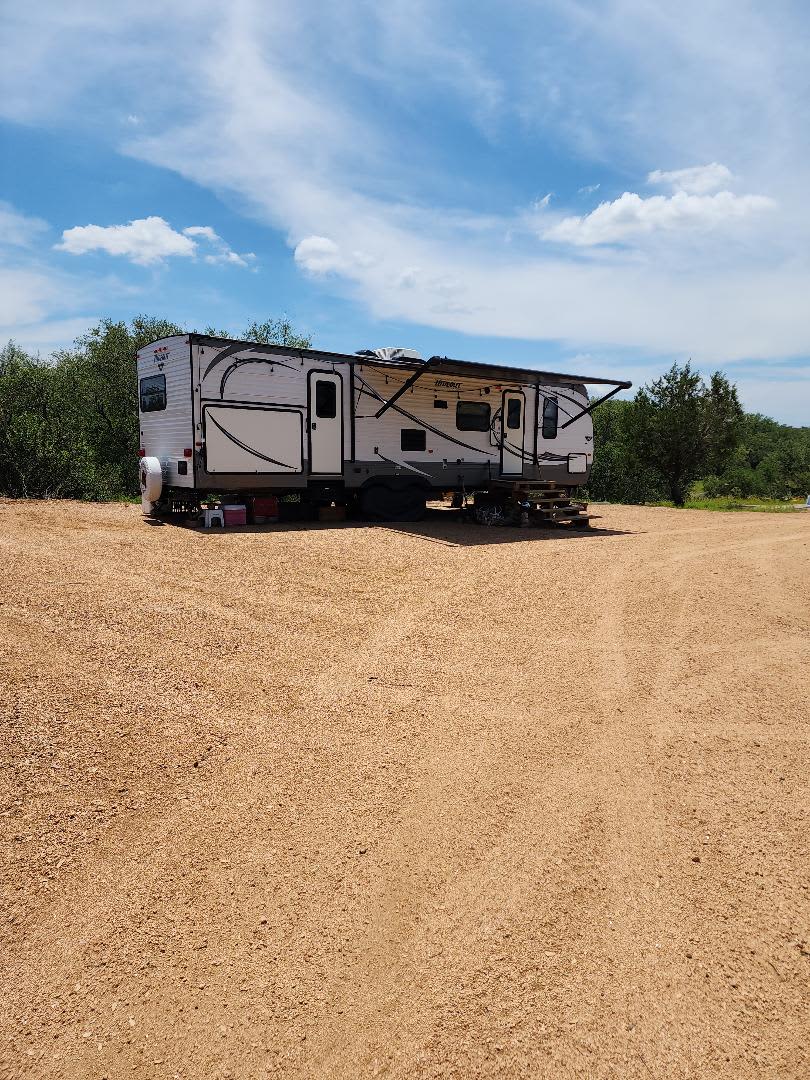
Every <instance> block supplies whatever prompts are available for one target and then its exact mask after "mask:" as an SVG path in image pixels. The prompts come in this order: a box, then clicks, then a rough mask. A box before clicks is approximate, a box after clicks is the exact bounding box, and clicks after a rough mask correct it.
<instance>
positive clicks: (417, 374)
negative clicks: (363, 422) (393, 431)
mask: <svg viewBox="0 0 810 1080" xmlns="http://www.w3.org/2000/svg"><path fill="white" fill-rule="evenodd" d="M429 363H430V361H428V364H429ZM428 364H425V366H424V367H421V368H419V370H418V371H415V372H414V373H413V375H411V377H410V378H408V379H406V380H405V382H404V383H403V384H402V386H400V388H399V390H397V392H396V393H395V394H394V395H393V396H392V397H390V398H389V399H388V401H386V402H385V403H384V404H383V406H382V408H381V409H378V410H377V412H376V413H375V414H374V419H375V420H379V419H380V417H381V416H382V414H383V413H384V412H386V411H387V410H388V409H390V408H391V406H392V405H393V404H394V402H395V401H399V399H400V398H401V397H402V395H403V394H404V393H405V391H406V390H410V388H411V387H412V386H413V384H414V383H415V382H416V380H417V379H418V378H420V377H421V376H422V375H424V374H425V368H427V366H428Z"/></svg>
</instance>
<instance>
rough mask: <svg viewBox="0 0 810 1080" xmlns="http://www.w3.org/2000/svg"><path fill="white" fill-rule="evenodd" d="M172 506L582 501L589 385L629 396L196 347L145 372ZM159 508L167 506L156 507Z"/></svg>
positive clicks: (473, 370)
mask: <svg viewBox="0 0 810 1080" xmlns="http://www.w3.org/2000/svg"><path fill="white" fill-rule="evenodd" d="M137 367H138V389H139V406H140V408H139V422H140V447H141V450H140V453H141V457H142V459H144V460H148V461H150V462H151V463H152V467H153V468H155V469H156V468H157V467H158V466H157V463H159V472H160V475H159V477H158V486H159V488H160V495H159V497H158V499H157V500H156V501H157V504H158V506H161V505H162V506H165V507H170V506H171V504H172V502H177V501H178V500H179V501H181V502H182V501H185V502H187V503H193V502H194V497H195V496H202V495H204V494H206V493H211V492H216V493H222V494H224V493H233V494H236V493H243V494H245V495H248V494H255V495H258V494H262V493H269V492H275V493H277V494H284V493H290V492H299V493H302V494H308V495H311V496H314V497H327V498H328V497H331V498H336V499H338V500H340V499H342V498H344V497H345V498H349V497H353V496H355V495H357V496H359V498H360V501H361V505H364V506H365V507H366V509H369V510H371V511H372V512H374V508H375V506H376V508H377V510H379V511H380V515H381V516H388V515H387V514H386V513H385V508H386V507H387V508H389V509H391V508H396V506H397V505H402V506H405V504H409V505H410V506H411V507H415V506H417V505H418V503H419V501H420V500H421V502H422V504H424V499H425V497H426V496H428V495H429V494H430V492H434V491H449V490H466V491H474V490H476V489H480V488H482V487H486V486H487V485H488V484H490V483H492V482H493V481H499V482H507V483H508V482H514V483H515V484H525V483H526V482H527V481H532V480H534V481H551V482H553V483H554V484H556V485H557V486H560V487H565V488H569V489H573V488H575V487H577V486H579V485H581V484H584V483H585V482H586V481H587V478H588V475H589V473H590V470H591V466H592V463H593V452H594V448H593V423H592V419H591V415H590V411H586V410H589V399H588V395H587V391H586V385H587V384H589V383H597V384H603V385H604V386H606V387H607V388H609V392H608V393H607V394H605V397H608V396H612V394H614V393H616V392H617V391H618V390H619V389H622V388H624V387H627V386H629V385H630V384H629V383H626V382H620V381H618V380H606V379H596V378H587V377H582V376H578V375H564V374H558V373H549V372H542V371H528V370H518V369H515V368H510V367H505V366H502V365H490V364H475V363H468V362H466V361H457V360H450V359H447V358H445V357H432V358H431V359H430V360H427V361H425V360H422V359H420V358H418V357H416V356H415V355H414V354H412V353H407V352H403V351H401V350H379V351H378V352H376V353H365V354H356V355H346V354H339V353H328V352H322V351H319V350H312V349H292V348H289V347H286V346H277V345H261V344H256V343H251V342H245V341H230V340H225V339H220V338H213V337H207V336H205V335H199V334H187V335H182V336H175V337H170V338H165V339H162V340H160V341H156V342H154V343H153V344H151V345H148V346H146V347H145V348H143V349H141V350H140V352H139V353H138V357H137ZM152 493H153V492H152Z"/></svg>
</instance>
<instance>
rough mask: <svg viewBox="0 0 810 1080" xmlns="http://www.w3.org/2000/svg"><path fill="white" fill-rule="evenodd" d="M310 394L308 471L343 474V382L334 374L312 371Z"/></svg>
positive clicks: (308, 403) (309, 382) (308, 402)
mask: <svg viewBox="0 0 810 1080" xmlns="http://www.w3.org/2000/svg"><path fill="white" fill-rule="evenodd" d="M308 387H309V390H308V394H307V406H308V409H307V415H308V416H309V471H310V472H311V473H328V474H330V475H334V474H335V473H342V472H343V380H342V379H341V377H340V375H337V374H336V373H335V372H333V371H310V373H309V380H308Z"/></svg>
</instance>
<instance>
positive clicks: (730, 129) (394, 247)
mask: <svg viewBox="0 0 810 1080" xmlns="http://www.w3.org/2000/svg"><path fill="white" fill-rule="evenodd" d="M43 4H45V9H46V14H45V15H43V8H42V6H41V5H40V6H39V7H38V8H37V10H36V12H33V9H32V14H31V15H30V16H28V15H27V14H26V11H27V9H20V10H21V12H22V13H21V14H17V15H16V16H15V18H16V19H17V20H18V26H23V31H24V32H20V33H18V34H16V36H15V42H16V44H15V45H14V47H13V48H11V49H8V50H7V51H8V52H9V53H11V54H12V60H11V62H10V64H9V65H8V66H7V67H6V68H4V69H3V70H0V85H2V84H3V82H4V81H5V84H6V86H7V91H8V92H7V93H4V94H2V93H0V109H4V110H6V111H7V113H8V114H9V115H13V116H15V117H16V118H17V119H23V120H26V121H28V122H30V121H45V122H47V123H50V124H52V125H53V126H58V124H60V123H61V124H62V125H63V126H75V125H79V124H82V123H84V122H85V121H84V120H83V119H82V118H83V117H87V116H89V115H92V116H93V118H94V120H93V122H94V124H96V125H98V121H99V116H100V114H101V112H102V111H103V108H104V107H108V108H109V110H110V116H112V117H113V118H114V122H111V123H110V124H109V125H108V129H109V130H110V131H114V132H115V136H114V137H115V138H118V137H119V134H120V132H121V130H122V128H124V125H122V124H121V123H120V118H121V116H124V115H126V114H127V113H129V112H130V111H131V112H132V114H133V115H137V116H140V117H143V118H144V119H143V121H142V123H141V124H140V125H139V126H137V127H129V128H128V129H127V134H128V136H129V138H128V140H127V142H126V143H125V145H124V146H123V147H121V146H118V145H117V146H116V149H122V150H123V151H124V152H125V153H129V154H131V155H133V156H135V157H137V158H139V159H140V160H145V161H149V162H151V163H152V164H154V165H156V166H158V167H160V168H164V169H171V170H174V171H175V172H176V173H178V174H180V175H182V176H184V177H186V178H187V179H188V180H189V181H190V182H192V183H194V184H198V185H199V184H203V185H205V186H206V187H207V188H208V189H209V190H211V191H213V192H216V193H217V194H220V195H221V194H223V193H224V194H225V195H227V196H228V197H229V198H231V199H232V200H233V202H234V203H236V204H238V205H239V206H241V207H242V208H243V209H244V211H245V213H247V214H249V215H250V216H251V217H252V218H253V219H254V220H256V221H258V222H260V223H261V224H263V225H267V226H271V227H273V228H276V229H279V230H280V231H281V232H282V234H283V235H285V236H287V237H289V238H290V246H291V248H294V250H295V264H296V266H298V267H299V268H300V269H301V270H302V271H305V272H308V273H312V274H317V275H320V276H321V278H322V279H323V282H322V287H323V289H324V290H330V289H332V290H335V291H337V292H339V293H340V294H341V295H345V294H346V293H347V292H348V293H349V294H350V295H351V296H353V297H354V298H355V299H356V300H357V302H358V303H360V304H362V305H363V307H364V309H365V310H366V311H368V312H370V313H371V315H372V317H377V318H392V319H398V320H408V321H411V322H412V323H414V324H421V325H423V326H431V327H439V328H442V329H447V330H451V331H458V332H460V333H464V334H468V335H469V334H480V335H487V336H489V337H492V336H502V337H504V338H526V339H534V340H553V341H555V342H559V341H563V342H566V343H569V342H570V343H571V346H572V348H574V349H576V348H583V349H585V348H587V349H589V350H592V351H593V352H595V353H598V352H599V351H600V350H606V349H609V348H612V349H614V352H613V353H612V354H611V355H612V356H613V357H614V358H616V359H615V362H614V364H613V368H612V370H614V371H617V370H619V369H620V359H619V358H620V357H621V356H622V355H623V352H622V350H628V349H637V350H640V351H643V353H644V355H645V356H650V355H652V354H655V353H659V354H661V353H664V354H667V355H671V354H678V353H680V352H683V354H684V355H687V356H688V355H690V354H691V355H693V356H695V358H696V361H700V360H701V359H702V360H703V361H708V362H713V361H718V362H728V361H729V360H733V359H735V358H742V357H757V358H763V357H779V356H790V355H801V354H807V353H808V352H810V326H809V325H808V320H807V317H806V296H807V295H808V293H810V258H808V252H810V219H808V215H807V212H806V198H807V197H806V190H807V182H808V179H810V150H808V144H807V141H806V140H804V139H802V138H801V117H802V116H804V115H806V113H807V109H808V108H810V101H809V100H808V94H807V88H806V58H805V56H804V50H803V46H802V40H803V34H802V32H801V31H802V24H803V21H804V19H805V16H804V15H803V14H802V13H801V5H794V6H793V7H788V6H786V7H784V8H781V9H780V18H779V19H775V18H773V16H772V13H771V12H769V11H768V10H766V9H765V8H763V7H762V6H761V5H757V4H756V3H754V2H753V0H717V2H716V3H712V4H705V3H701V2H699V0H684V3H683V4H681V5H679V6H678V9H677V11H675V10H674V9H673V10H672V11H670V10H668V9H667V7H666V5H664V4H661V3H654V2H651V0H602V2H600V3H599V4H596V5H587V4H572V3H570V0H543V3H542V4H539V5H535V6H530V7H531V10H529V8H527V7H526V5H525V4H521V3H519V2H518V0H503V3H502V4H500V5H498V7H497V10H496V9H492V11H491V12H490V11H489V9H487V8H486V7H480V6H479V8H477V9H476V19H475V20H474V21H473V22H471V21H470V19H469V13H468V9H467V6H465V5H462V4H461V3H460V2H458V0H448V3H447V4H446V5H438V6H437V5H428V4H425V3H421V2H418V0H413V2H409V3H405V2H404V0H392V2H391V3H390V4H385V5H379V4H373V3H371V0H358V2H357V3H353V4H348V3H346V2H345V0H334V2H333V3H329V4H326V3H325V2H324V3H317V0H314V7H313V8H312V11H314V12H316V13H317V14H316V15H313V14H312V12H311V11H310V10H309V9H307V12H304V13H302V12H301V9H300V8H296V7H295V6H294V5H292V6H291V5H286V6H285V5H277V4H276V5H267V4H262V3H259V2H258V0H240V3H239V4H234V5H224V6H223V5H218V4H214V3H213V2H210V0H197V2H195V3H194V4H191V3H190V0H177V3H173V4H172V5H169V7H168V8H165V5H164V10H163V11H161V14H160V19H161V27H162V32H161V35H160V37H159V38H157V39H156V38H155V35H154V33H153V23H154V19H155V17H156V12H157V10H158V7H157V0H142V2H140V3H139V4H138V5H135V4H134V3H132V2H131V0H122V2H121V4H120V5H116V6H115V7H114V8H112V7H110V5H108V4H104V3H101V2H100V0H99V2H97V0H85V3H83V4H82V5H81V8H82V11H81V13H80V15H78V16H77V15H74V14H66V12H67V9H66V8H64V5H59V4H57V3H49V2H48V0H43ZM23 24H24V25H23ZM43 27H44V29H43ZM494 42H497V48H496V47H493V43H494ZM457 49H458V52H456V50H457ZM17 57H20V58H22V59H21V60H19V61H18V60H17V59H16V58H17ZM444 61H447V63H444ZM147 64H148V65H149V66H151V67H152V68H153V69H156V70H157V69H159V70H160V72H161V77H160V80H147V79H143V77H142V73H143V70H144V69H145V67H146V65H147ZM102 91H103V93H102ZM91 95H92V96H91ZM97 98H98V102H97ZM436 100H441V103H442V109H441V118H440V119H441V123H437V124H435V125H434V124H425V123H424V121H423V118H424V116H425V115H426V113H427V111H428V110H429V109H431V108H432V107H433V104H434V102H435V101H436ZM88 102H92V103H93V108H92V109H87V108H84V107H83V106H84V105H86V104H87V103H88ZM517 129H519V130H517ZM482 130H483V131H485V132H486V133H487V134H488V135H489V136H490V137H491V138H493V139H494V140H497V139H500V140H501V141H502V145H503V150H504V153H503V155H502V156H500V160H502V162H503V166H502V168H501V169H500V171H498V170H497V169H496V163H497V161H498V160H499V155H495V154H492V153H491V148H490V147H488V148H487V150H486V154H485V155H481V156H480V157H477V156H476V155H477V154H479V153H480V150H481V148H480V145H479V144H476V143H475V141H474V140H475V139H476V138H478V137H479V136H480V133H481V131H482ZM455 131H461V132H462V133H463V142H462V143H461V144H459V143H457V142H456V141H455V140H454V139H453V138H450V137H449V135H450V133H451V132H455ZM513 139H517V140H519V141H518V142H517V144H516V143H515V142H512V141H511V140H513ZM459 145H462V146H463V150H464V152H463V153H462V154H457V153H456V151H457V148H458V146H459ZM548 148H551V150H552V152H551V153H549V154H548V155H547V159H548V160H546V151H547V150H548ZM566 154H569V155H570V156H571V157H573V156H576V159H577V161H578V163H579V166H580V167H583V168H584V167H587V168H588V169H589V170H592V172H591V175H601V176H602V177H603V179H602V187H603V188H605V189H606V188H607V187H608V185H609V184H610V185H611V190H612V187H613V185H614V184H616V183H617V180H616V177H621V178H622V180H621V183H622V185H623V186H626V187H633V186H636V187H637V184H638V182H639V181H640V180H641V178H643V177H648V179H649V182H650V183H653V184H666V185H668V186H667V187H661V188H658V191H660V193H661V194H659V195H655V196H654V197H653V198H652V199H648V198H643V197H642V196H641V195H638V194H633V193H632V191H630V192H627V193H625V195H623V196H622V198H621V199H616V200H614V201H613V202H607V203H605V204H604V206H605V207H606V209H602V208H599V209H598V210H597V211H594V215H585V216H577V215H576V213H575V211H576V207H575V206H562V207H561V208H560V209H559V212H558V213H556V214H555V213H554V211H553V210H552V209H551V207H546V208H545V209H544V210H543V221H542V224H541V223H540V222H539V221H538V220H537V217H538V216H539V215H538V214H537V213H535V217H534V218H533V217H532V212H531V211H529V210H527V211H526V212H515V211H514V209H513V208H514V206H515V205H521V204H526V205H528V204H529V201H530V197H531V196H530V195H528V194H525V193H524V194H520V191H521V188H520V174H521V173H522V174H523V175H525V176H536V177H539V178H540V179H539V180H538V181H537V182H542V183H543V184H545V185H547V186H548V187H549V188H551V187H554V188H555V190H562V189H563V188H562V181H561V179H560V176H559V174H558V173H557V172H555V171H554V169H555V163H556V162H559V161H560V160H563V161H564V160H565V157H566ZM479 160H481V161H482V162H483V161H485V167H484V168H482V169H480V170H479V169H478V168H477V165H478V161H479ZM518 160H520V161H521V164H522V166H523V165H525V168H523V167H521V168H520V169H514V168H513V167H512V166H513V164H514V162H515V161H518ZM661 162H676V163H677V162H710V163H711V165H709V166H706V165H702V166H694V167H693V168H692V169H691V170H689V169H679V170H672V171H670V172H665V171H664V170H660V169H656V168H655V166H657V165H659V164H660V163H661ZM720 162H728V165H727V166H726V165H720V164H719V163H720ZM546 164H548V172H543V171H541V170H543V169H544V168H545V166H546ZM731 169H733V171H734V173H735V174H737V175H738V176H740V177H742V178H744V179H745V190H746V191H749V192H767V193H768V195H769V196H771V197H772V199H773V201H770V200H768V199H764V197H763V196H761V195H746V194H736V192H738V190H740V189H738V188H737V187H735V188H734V191H735V194H732V193H731V192H730V191H728V190H727V191H722V190H721V191H720V192H719V196H722V197H719V196H718V193H717V187H718V186H719V187H720V188H721V189H722V188H723V187H726V186H727V185H728V184H729V183H730V179H729V177H728V176H725V174H723V177H722V180H721V177H720V171H721V170H726V171H727V172H729V173H730V170H731ZM651 170H653V171H652V172H651ZM585 175H588V174H587V173H586V174H585ZM627 178H639V181H637V182H636V183H634V184H631V180H630V179H627ZM701 184H702V185H703V188H702V190H699V188H700V185H701ZM706 184H708V185H709V187H708V188H707V187H706V186H705V185H706ZM712 184H714V185H715V186H714V187H712V186H711V185H712ZM696 185H698V186H697V187H696ZM618 190H619V191H621V190H622V188H621V187H619V188H618ZM586 194H592V192H588V191H582V192H580V195H586ZM695 200H696V201H695ZM576 201H577V202H579V200H576ZM552 205H553V206H554V207H555V208H556V207H557V205H558V201H557V200H554V202H553V204H552ZM471 207H473V208H474V209H472V210H471V209H470V208H471ZM579 207H580V208H581V207H582V203H581V202H579ZM766 207H767V208H768V212H767V213H766V212H765V209H766ZM760 211H762V212H760ZM597 215H598V216H597ZM566 219H567V220H568V221H569V224H568V225H566V226H565V229H563V232H568V233H569V236H568V237H567V240H568V243H570V244H571V245H572V247H571V248H566V247H565V246H563V245H562V244H561V245H559V246H552V245H550V244H544V245H540V244H538V240H537V234H538V232H539V231H540V230H541V228H557V229H560V228H562V226H563V223H564V222H565V221H566ZM181 235H182V236H183V238H184V239H186V240H189V241H191V240H194V241H195V243H197V244H198V245H199V252H198V258H199V257H205V255H204V254H203V252H207V254H208V255H209V256H210V257H216V254H217V252H216V251H215V250H214V249H213V247H211V246H210V245H211V241H210V238H209V239H208V240H206V239H205V238H203V237H202V236H201V235H199V236H197V237H193V236H187V235H183V234H181ZM507 237H508V238H509V240H508V242H507V240H506V238H507ZM606 237H613V238H614V240H613V241H612V242H616V241H617V240H621V242H622V244H623V245H624V246H623V248H622V249H621V250H619V251H617V250H616V249H615V248H612V247H610V246H607V245H608V241H607V239H606ZM206 244H207V245H208V246H207V247H206V246H205V245H206ZM653 247H654V251H653V250H652V249H653ZM358 253H362V255H360V256H358ZM240 257H241V256H240ZM419 268H422V269H419ZM436 282H439V283H442V282H445V283H452V288H453V290H454V291H453V300H452V303H443V302H442V297H441V296H439V297H438V298H437V289H436V288H435V283H436ZM619 373H621V372H620V371H619Z"/></svg>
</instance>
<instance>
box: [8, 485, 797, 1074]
mask: <svg viewBox="0 0 810 1080" xmlns="http://www.w3.org/2000/svg"><path fill="white" fill-rule="evenodd" d="M602 513H603V518H602V520H601V522H599V524H600V525H601V527H602V529H601V531H594V532H593V533H591V534H578V533H570V534H565V533H562V532H561V533H544V532H537V531H535V530H508V529H491V530H487V529H482V528H476V527H474V526H466V527H465V526H461V525H459V524H457V523H455V522H453V521H450V520H449V519H448V517H447V516H446V515H445V516H442V517H439V518H437V519H433V520H429V521H427V522H425V523H422V524H421V525H418V526H402V527H399V528H397V529H393V528H385V527H376V528H375V527H359V526H351V525H347V526H333V527H320V526H310V527H304V526H289V527H281V528H279V529H277V530H276V531H265V532H261V533H259V532H237V531H235V530H234V531H232V532H229V533H227V534H225V535H220V534H214V535H203V534H200V533H198V532H195V531H193V530H189V529H180V528H174V527H171V526H158V527H155V526H150V525H148V524H146V523H144V522H143V521H142V519H141V517H140V511H139V509H138V508H136V507H129V506H118V505H111V506H86V505H85V506H82V505H75V504H59V503H40V504H27V505H24V504H19V503H17V504H15V503H9V502H6V503H0V559H1V560H2V568H3V578H4V580H3V585H2V593H1V594H0V601H1V603H0V620H1V622H0V626H1V627H2V631H1V632H2V637H1V638H0V647H1V648H2V653H1V654H0V664H1V665H2V676H3V684H4V689H3V700H2V705H3V726H2V742H1V743H0V764H2V773H1V774H0V775H1V777H2V791H1V792H0V794H1V795H2V817H0V830H2V875H3V878H2V884H3V894H4V895H3V910H2V924H1V927H0V929H1V931H2V939H0V950H2V956H3V964H2V974H1V975H0V979H1V980H2V982H1V983H0V993H1V994H2V998H3V1000H4V1002H5V1004H4V1007H3V1009H2V1020H0V1025H1V1027H2V1030H1V1031H0V1034H1V1035H2V1043H1V1044H0V1045H1V1047H2V1048H1V1049H0V1060H1V1061H2V1068H0V1076H3V1077H23V1076H25V1077H43V1078H45V1077H48V1078H52V1077H53V1078H55V1077H60V1078H62V1077H70V1078H74V1077H82V1078H85V1077H87V1078H90V1077H92V1078H101V1077H109V1078H110V1080H119V1078H129V1077H138V1078H151V1077H159V1078H164V1077H165V1078H167V1080H171V1078H181V1080H213V1078H219V1077H232V1078H235V1080H241V1078H245V1080H247V1078H254V1077H266V1076H270V1077H284V1078H289V1080H303V1078H333V1077H334V1078H340V1080H355V1078H362V1077H373V1076H383V1077H390V1078H401V1080H405V1078H408V1080H411V1078H417V1080H422V1078H438V1077H442V1078H444V1077H456V1078H460V1080H467V1078H477V1077H504V1078H510V1080H512V1078H523V1077H525V1078H531V1080H536V1078H540V1077H549V1078H567V1077H589V1078H591V1077H593V1078H602V1077H604V1078H608V1077H610V1078H621V1080H629V1078H635V1077H644V1078H647V1080H649V1078H650V1077H655V1078H663V1077H699V1078H705V1077H729V1078H731V1077H734V1078H735V1080H739V1078H747V1077H763V1078H764V1077H780V1078H783V1077H806V1076H807V1075H808V1074H810V1050H809V1049H808V1041H809V1037H808V1032H810V1010H809V1009H808V987H809V985H810V978H809V975H810V929H808V921H809V918H810V896H809V894H808V884H809V883H810V874H808V870H809V869H810V858H809V857H808V847H809V846H810V822H809V821H808V817H809V815H808V806H810V790H809V789H808V760H810V735H809V733H808V714H810V685H809V684H808V671H810V633H809V632H808V631H809V630H810V514H807V515H801V514H795V515H770V514H718V513H704V512H698V511H680V512H678V511H672V510H666V509H638V508H629V507H611V508H606V509H603V510H602Z"/></svg>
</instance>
